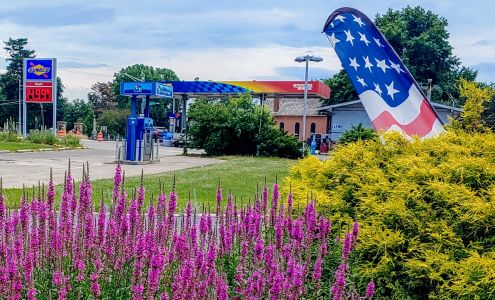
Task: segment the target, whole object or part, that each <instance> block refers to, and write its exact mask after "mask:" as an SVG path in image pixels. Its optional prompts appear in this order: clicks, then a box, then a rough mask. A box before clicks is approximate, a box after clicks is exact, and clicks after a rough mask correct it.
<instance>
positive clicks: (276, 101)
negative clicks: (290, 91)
mask: <svg viewBox="0 0 495 300" xmlns="http://www.w3.org/2000/svg"><path fill="white" fill-rule="evenodd" d="M279 109H280V99H279V98H275V99H273V112H278V110H279Z"/></svg>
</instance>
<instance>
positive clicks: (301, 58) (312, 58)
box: [295, 55, 323, 156]
mask: <svg viewBox="0 0 495 300" xmlns="http://www.w3.org/2000/svg"><path fill="white" fill-rule="evenodd" d="M295 61H296V62H304V63H306V70H305V73H304V108H303V133H302V137H303V138H302V155H303V156H304V148H305V144H306V114H307V113H306V110H307V105H308V68H309V62H310V61H314V62H320V61H323V58H321V57H319V56H315V55H304V56H298V57H296V59H295Z"/></svg>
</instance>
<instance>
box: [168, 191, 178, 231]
mask: <svg viewBox="0 0 495 300" xmlns="http://www.w3.org/2000/svg"><path fill="white" fill-rule="evenodd" d="M168 199H169V200H168V228H167V232H168V231H170V230H172V229H173V228H174V222H175V216H174V214H175V209H176V208H177V194H176V193H175V190H174V191H172V192H171V193H170V196H169V197H168Z"/></svg>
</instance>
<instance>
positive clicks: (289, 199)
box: [287, 192, 294, 215]
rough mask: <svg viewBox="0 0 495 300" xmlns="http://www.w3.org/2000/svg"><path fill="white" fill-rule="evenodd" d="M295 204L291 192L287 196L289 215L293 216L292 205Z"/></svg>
mask: <svg viewBox="0 0 495 300" xmlns="http://www.w3.org/2000/svg"><path fill="white" fill-rule="evenodd" d="M293 202H294V196H293V195H292V192H289V195H288V196H287V212H288V213H289V215H292V205H293Z"/></svg>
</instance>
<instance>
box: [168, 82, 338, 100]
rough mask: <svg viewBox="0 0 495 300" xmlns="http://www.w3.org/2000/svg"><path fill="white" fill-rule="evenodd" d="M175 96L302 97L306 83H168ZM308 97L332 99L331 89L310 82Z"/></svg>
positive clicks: (319, 83)
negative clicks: (246, 95)
mask: <svg viewBox="0 0 495 300" xmlns="http://www.w3.org/2000/svg"><path fill="white" fill-rule="evenodd" d="M162 83H164V84H167V85H171V86H172V87H173V90H174V95H187V96H188V97H201V96H203V97H205V96H206V97H208V96H222V95H225V96H229V95H236V94H239V93H241V94H242V93H251V94H255V95H261V94H264V95H277V96H281V97H302V96H303V94H304V81H166V82H162ZM308 96H309V97H311V96H313V97H315V96H316V97H319V98H323V99H328V98H330V88H329V87H328V86H327V85H325V84H324V83H322V82H320V81H316V80H312V81H308Z"/></svg>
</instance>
